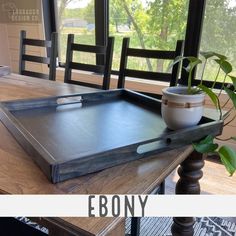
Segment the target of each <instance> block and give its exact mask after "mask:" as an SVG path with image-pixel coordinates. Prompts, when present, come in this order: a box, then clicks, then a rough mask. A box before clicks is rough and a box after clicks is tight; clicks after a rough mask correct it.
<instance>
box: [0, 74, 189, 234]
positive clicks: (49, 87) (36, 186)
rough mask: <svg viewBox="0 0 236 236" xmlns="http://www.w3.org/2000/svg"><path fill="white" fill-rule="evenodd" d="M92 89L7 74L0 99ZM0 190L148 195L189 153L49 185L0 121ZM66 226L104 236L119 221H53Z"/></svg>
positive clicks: (178, 152)
mask: <svg viewBox="0 0 236 236" xmlns="http://www.w3.org/2000/svg"><path fill="white" fill-rule="evenodd" d="M93 91H96V90H95V89H92V88H86V87H82V86H78V85H69V84H64V83H61V82H55V81H45V80H41V79H36V78H31V77H26V76H21V75H16V74H11V75H7V76H3V77H0V101H9V100H16V99H26V98H40V97H46V96H57V95H67V94H75V93H88V92H93ZM0 133H1V142H0V162H1V165H0V192H2V193H9V194H67V193H70V194H148V193H151V192H152V191H153V190H154V189H155V187H156V186H157V185H159V184H160V183H161V182H162V181H163V180H164V179H165V178H166V177H167V176H168V175H169V174H170V173H171V172H172V171H173V170H174V169H175V168H176V167H177V166H178V165H179V164H180V163H181V162H182V161H183V160H184V159H186V157H187V156H188V155H189V154H190V153H191V152H192V147H191V146H186V147H182V148H179V149H175V150H171V151H168V152H164V153H161V154H158V155H156V156H152V157H148V158H144V159H140V160H137V161H132V162H129V163H126V164H122V165H119V166H115V167H112V168H109V169H106V170H103V171H100V172H98V173H94V174H89V175H85V176H82V177H79V178H75V179H71V180H68V181H65V182H62V183H58V184H52V183H50V182H49V181H48V179H47V178H46V176H45V175H44V173H43V172H42V171H41V170H40V169H39V168H38V167H37V166H36V164H35V163H34V162H33V161H32V159H31V158H30V157H29V156H28V154H27V153H26V152H25V151H24V150H23V149H22V147H21V146H20V145H19V144H18V143H17V141H16V140H15V139H14V138H13V137H12V135H11V134H10V133H9V132H8V130H7V129H6V128H5V127H4V125H3V124H2V123H0ZM55 220H56V221H60V224H64V225H65V227H70V226H71V227H72V226H73V228H74V229H76V228H78V229H79V228H81V229H83V230H85V231H88V232H90V233H91V234H94V235H102V234H103V232H105V231H106V230H109V229H110V227H111V225H114V224H116V223H117V222H118V221H119V218H117V219H115V218H89V219H88V218H63V219H59V218H58V219H55Z"/></svg>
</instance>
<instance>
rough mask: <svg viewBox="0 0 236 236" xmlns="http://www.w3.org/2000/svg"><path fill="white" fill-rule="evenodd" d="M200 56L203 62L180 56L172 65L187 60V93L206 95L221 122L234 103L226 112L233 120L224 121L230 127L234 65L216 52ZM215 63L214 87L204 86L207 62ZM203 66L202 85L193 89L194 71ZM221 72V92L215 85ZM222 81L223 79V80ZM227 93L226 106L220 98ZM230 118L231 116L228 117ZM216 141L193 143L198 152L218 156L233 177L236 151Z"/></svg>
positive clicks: (234, 97)
mask: <svg viewBox="0 0 236 236" xmlns="http://www.w3.org/2000/svg"><path fill="white" fill-rule="evenodd" d="M200 55H201V56H202V57H203V60H201V59H199V58H197V57H191V56H189V57H184V56H179V57H176V59H175V60H174V62H173V63H172V64H171V65H170V66H173V65H174V64H176V63H180V62H182V61H183V60H187V62H188V63H187V66H186V67H184V69H185V70H186V71H187V72H188V85H187V86H188V89H187V93H188V94H191V95H192V94H198V93H202V92H204V93H206V94H207V95H208V96H209V97H210V99H211V101H212V102H213V104H214V105H215V107H216V109H217V110H218V111H219V119H220V120H224V117H223V115H222V114H223V112H222V111H223V110H225V109H226V106H227V105H228V104H229V103H230V101H231V103H232V107H231V108H230V109H228V110H227V111H226V113H227V114H228V115H229V114H231V113H234V114H232V115H233V116H232V118H231V119H230V120H229V121H227V122H226V121H225V120H224V126H226V125H228V124H229V123H231V122H232V121H233V120H234V119H235V117H236V114H235V112H236V93H235V91H236V77H235V76H233V74H231V73H232V70H233V68H232V65H231V63H230V62H229V61H228V60H227V57H226V56H224V55H221V54H218V53H215V52H201V53H200ZM210 60H211V61H213V62H214V63H216V64H217V65H218V70H217V73H216V76H215V78H214V81H213V84H212V87H211V88H209V87H206V86H205V85H204V84H203V81H204V73H205V69H206V67H207V62H208V61H210ZM199 64H202V67H203V68H202V73H201V78H200V83H199V85H198V86H196V87H193V86H192V78H193V71H194V69H195V68H196V66H197V65H199ZM220 72H223V74H224V78H223V81H220V82H222V85H221V88H220V90H218V91H217V90H215V89H214V87H215V84H216V82H217V81H218V80H219V75H220ZM227 78H230V80H231V83H226V81H227ZM221 80H222V79H221ZM223 91H224V92H225V93H226V94H227V95H228V99H227V101H226V102H225V103H224V104H221V102H220V99H219V98H220V96H221V94H222V92H223ZM228 117H229V116H228ZM215 139H216V140H217V139H219V140H222V139H220V138H219V137H215V138H214V137H213V136H210V135H209V136H207V137H206V138H205V139H203V140H201V141H199V142H196V143H193V147H194V149H195V150H196V151H198V152H200V153H203V154H207V153H213V154H218V155H219V157H220V159H221V162H222V163H223V164H224V165H225V167H226V169H227V171H228V172H229V174H230V175H231V176H232V175H233V174H234V172H235V170H236V150H234V149H233V148H231V147H229V146H227V145H222V146H219V145H218V144H217V143H216V142H215ZM230 139H232V140H235V141H236V136H235V137H230V138H228V139H225V140H223V141H228V140H230Z"/></svg>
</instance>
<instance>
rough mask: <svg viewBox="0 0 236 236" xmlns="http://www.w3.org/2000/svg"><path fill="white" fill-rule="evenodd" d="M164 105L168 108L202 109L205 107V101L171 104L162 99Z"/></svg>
mask: <svg viewBox="0 0 236 236" xmlns="http://www.w3.org/2000/svg"><path fill="white" fill-rule="evenodd" d="M162 103H163V104H164V105H166V106H168V107H173V108H193V107H201V106H204V105H205V101H202V102H195V103H194V102H184V103H180V102H170V101H168V100H167V99H162Z"/></svg>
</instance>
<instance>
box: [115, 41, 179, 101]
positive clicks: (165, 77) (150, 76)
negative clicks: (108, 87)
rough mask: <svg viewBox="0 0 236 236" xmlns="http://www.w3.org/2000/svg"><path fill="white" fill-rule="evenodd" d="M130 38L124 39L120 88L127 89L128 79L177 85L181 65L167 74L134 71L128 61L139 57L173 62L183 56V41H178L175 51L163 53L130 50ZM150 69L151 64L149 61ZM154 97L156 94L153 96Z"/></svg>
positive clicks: (177, 65)
mask: <svg viewBox="0 0 236 236" xmlns="http://www.w3.org/2000/svg"><path fill="white" fill-rule="evenodd" d="M129 42H130V39H129V38H124V39H123V43H122V51H121V59H120V71H119V79H118V85H117V87H118V88H124V87H125V80H126V77H131V78H138V79H145V80H152V81H161V82H168V83H169V85H170V86H174V85H176V83H177V81H178V75H179V63H177V64H175V65H174V66H173V68H172V71H171V73H165V72H161V71H142V70H134V69H129V68H128V59H129V58H130V57H139V58H146V60H147V61H148V60H149V59H157V60H159V59H161V60H173V59H175V58H176V57H177V56H180V55H181V54H182V49H183V41H182V40H178V41H177V44H176V49H175V51H163V50H151V49H140V48H130V47H129ZM149 63H150V64H149V67H150V66H151V62H150V61H149ZM153 95H154V97H155V96H156V94H153Z"/></svg>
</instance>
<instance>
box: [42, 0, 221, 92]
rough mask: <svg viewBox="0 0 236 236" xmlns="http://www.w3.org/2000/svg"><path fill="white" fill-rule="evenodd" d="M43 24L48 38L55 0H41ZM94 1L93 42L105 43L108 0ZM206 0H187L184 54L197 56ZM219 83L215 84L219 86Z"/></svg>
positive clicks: (183, 79) (54, 25)
mask: <svg viewBox="0 0 236 236" xmlns="http://www.w3.org/2000/svg"><path fill="white" fill-rule="evenodd" d="M42 1H43V13H44V22H45V23H46V24H45V27H44V28H45V35H46V38H50V35H51V33H52V32H53V30H55V31H56V30H57V7H56V1H57V0H51V1H48V0H42ZM94 1H95V4H94V5H95V42H96V44H97V45H106V42H107V40H108V36H109V0H94ZM205 5H206V0H189V8H188V18H187V26H186V35H185V40H184V41H185V46H184V55H185V56H190V55H191V56H198V53H199V48H200V42H201V33H202V26H203V20H204V15H205ZM103 60H104V58H101V57H99V56H98V57H97V58H96V63H97V64H102V63H103ZM59 66H60V67H64V65H63V63H59ZM112 74H116V75H117V74H118V71H112ZM195 75H196V73H193V78H194V84H198V80H196V79H195ZM187 76H188V75H187V72H186V71H182V76H181V79H180V81H179V82H180V83H181V84H183V85H187ZM211 84H212V82H210V81H209V82H208V81H206V85H207V86H210V85H211ZM219 86H220V83H217V84H216V87H219Z"/></svg>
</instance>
